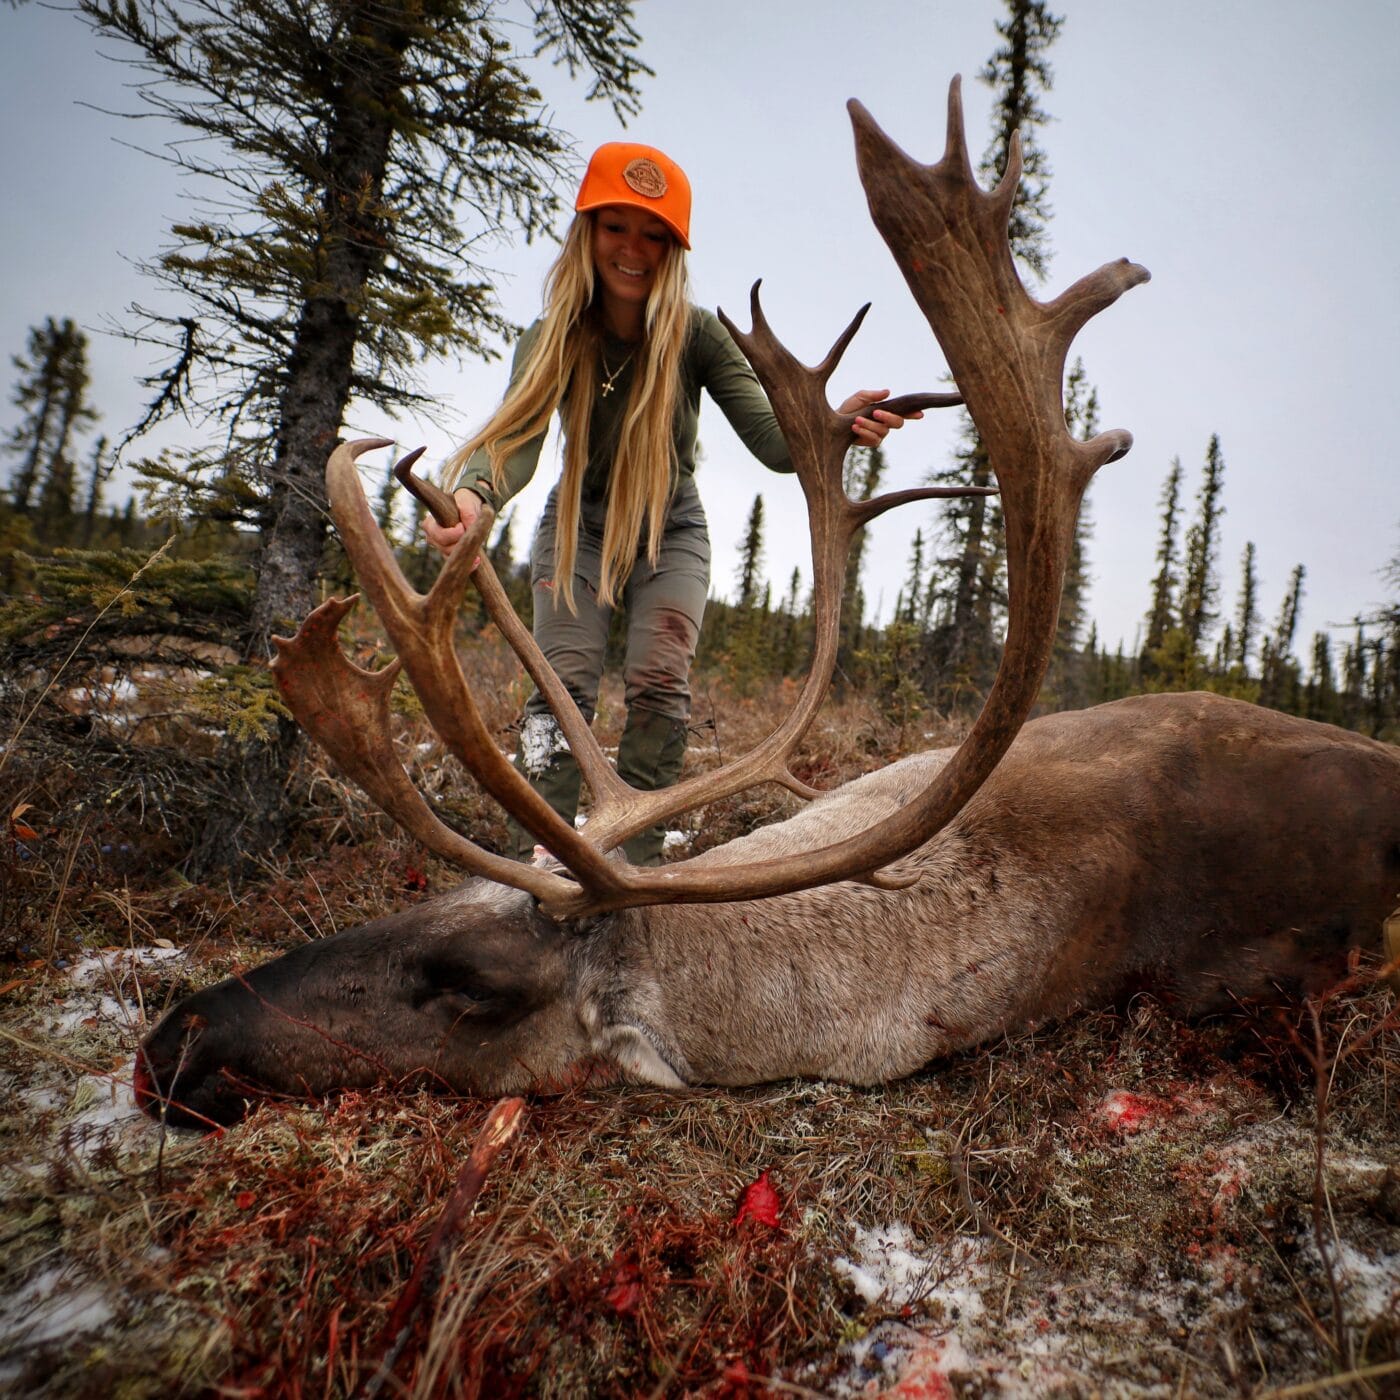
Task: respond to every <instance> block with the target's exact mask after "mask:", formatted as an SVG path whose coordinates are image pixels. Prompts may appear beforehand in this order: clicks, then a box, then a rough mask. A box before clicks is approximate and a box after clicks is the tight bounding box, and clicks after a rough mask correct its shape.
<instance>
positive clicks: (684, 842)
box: [661, 831, 691, 851]
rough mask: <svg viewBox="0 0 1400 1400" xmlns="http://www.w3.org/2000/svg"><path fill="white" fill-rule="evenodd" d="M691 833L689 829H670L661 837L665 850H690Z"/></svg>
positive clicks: (662, 846) (662, 847)
mask: <svg viewBox="0 0 1400 1400" xmlns="http://www.w3.org/2000/svg"><path fill="white" fill-rule="evenodd" d="M690 841H691V833H690V832H689V831H668V832H667V833H666V835H665V836H664V837H662V839H661V849H662V850H663V851H688V850H689V849H690Z"/></svg>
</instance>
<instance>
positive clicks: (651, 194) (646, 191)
mask: <svg viewBox="0 0 1400 1400" xmlns="http://www.w3.org/2000/svg"><path fill="white" fill-rule="evenodd" d="M622 178H623V179H624V180H626V181H627V183H628V185H629V186H630V187H631V188H632V189H634V190H636V192H637V193H638V194H641V195H645V196H646V197H647V198H648V199H660V198H661V196H662V195H663V194H665V193H666V177H665V176H664V175H663V174H662V173H661V167H660V166H659V165H657V163H656V162H655V161H654V160H648V159H647V158H646V157H645V156H642V157H639V158H638V159H637V160H634V161H630V162H629V163H628V165H627V167H626V168H625V169H624V170H623V172H622Z"/></svg>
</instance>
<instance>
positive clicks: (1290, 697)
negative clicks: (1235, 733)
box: [1259, 564, 1306, 714]
mask: <svg viewBox="0 0 1400 1400" xmlns="http://www.w3.org/2000/svg"><path fill="white" fill-rule="evenodd" d="M1305 577H1306V570H1305V569H1304V568H1303V566H1302V565H1301V564H1298V565H1296V566H1295V568H1294V570H1293V572H1292V574H1291V575H1290V576H1289V579H1288V589H1287V591H1286V592H1285V593H1284V595H1283V602H1282V604H1281V605H1280V607H1279V613H1278V621H1277V622H1276V623H1275V624H1274V630H1273V632H1272V633H1271V634H1270V636H1269V638H1268V639H1267V641H1266V642H1265V644H1264V652H1263V657H1262V659H1261V662H1260V667H1259V673H1260V674H1259V702H1260V704H1263V705H1268V706H1270V707H1271V708H1272V709H1275V710H1287V711H1289V712H1290V713H1295V714H1296V713H1297V711H1298V708H1299V703H1298V702H1299V698H1300V697H1299V689H1300V677H1299V667H1298V661H1297V658H1296V657H1294V655H1293V638H1294V635H1295V634H1296V632H1297V630H1298V611H1299V609H1300V607H1301V606H1302V602H1303V579H1304V578H1305Z"/></svg>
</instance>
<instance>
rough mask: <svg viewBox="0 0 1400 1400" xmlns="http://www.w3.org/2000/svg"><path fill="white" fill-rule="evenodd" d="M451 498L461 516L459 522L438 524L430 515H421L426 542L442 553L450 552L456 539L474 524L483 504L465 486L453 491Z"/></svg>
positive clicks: (455, 543)
mask: <svg viewBox="0 0 1400 1400" xmlns="http://www.w3.org/2000/svg"><path fill="white" fill-rule="evenodd" d="M452 499H453V500H454V501H456V502H457V511H458V514H459V516H460V517H461V520H460V523H459V524H456V525H439V524H438V523H437V521H436V520H434V519H433V517H432V516H431V515H424V517H423V533H424V534H425V535H426V536H427V537H428V543H429V544H431V545H432V546H433V547H434V548H435V549H437V550H440V551H441V552H442V553H443V554H451V553H452V551H453V549H454V548H456V545H457V541H458V540H460V539H461V538H462V536H463V535H465V534H466V533H467V531H468V530H470V529H471V527H472V526H473V525H474V524H476V518H477V516H479V515H480V514H481V507H482V506H483V504H484V502H483V501H482V499H481V497H480V496H478V495H477V494H476V492H475V491H472V490H470V489H469V488H468V487H466V486H462V487H459V488H458V489H457V490H456V491H454V492H453V493H452Z"/></svg>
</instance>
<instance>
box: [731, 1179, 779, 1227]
mask: <svg viewBox="0 0 1400 1400" xmlns="http://www.w3.org/2000/svg"><path fill="white" fill-rule="evenodd" d="M781 1209H782V1203H781V1202H780V1201H779V1199H778V1193H777V1191H775V1190H774V1189H773V1183H772V1182H771V1181H769V1180H768V1173H767V1171H763V1172H761V1173H759V1177H758V1180H757V1181H755V1182H753V1183H752V1184H750V1185H749V1186H748V1187H746V1188H745V1190H744V1196H743V1199H742V1200H741V1201H740V1202H739V1210H738V1213H737V1214H736V1215H735V1217H734V1223H735V1224H736V1225H742V1224H743V1223H744V1221H746V1220H753V1221H755V1222H757V1223H758V1224H759V1225H766V1226H768V1228H769V1229H770V1230H776V1229H778V1228H780V1227H779V1221H778V1215H779V1212H780V1211H781Z"/></svg>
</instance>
